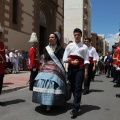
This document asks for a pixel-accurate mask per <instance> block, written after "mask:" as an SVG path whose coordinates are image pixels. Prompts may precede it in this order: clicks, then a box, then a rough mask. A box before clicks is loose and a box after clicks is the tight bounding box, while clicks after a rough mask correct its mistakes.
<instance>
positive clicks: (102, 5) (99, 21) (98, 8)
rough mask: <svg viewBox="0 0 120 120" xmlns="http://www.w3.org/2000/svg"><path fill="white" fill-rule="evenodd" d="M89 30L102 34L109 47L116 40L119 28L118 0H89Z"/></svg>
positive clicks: (119, 6)
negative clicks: (90, 6) (90, 7)
mask: <svg viewBox="0 0 120 120" xmlns="http://www.w3.org/2000/svg"><path fill="white" fill-rule="evenodd" d="M90 1H91V5H92V9H91V21H92V22H91V31H92V32H94V33H97V34H104V35H105V39H106V41H107V42H108V43H109V46H110V47H109V49H111V46H112V45H113V44H114V42H115V41H117V40H118V34H119V29H120V0H90Z"/></svg>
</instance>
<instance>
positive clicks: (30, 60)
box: [0, 28, 120, 117]
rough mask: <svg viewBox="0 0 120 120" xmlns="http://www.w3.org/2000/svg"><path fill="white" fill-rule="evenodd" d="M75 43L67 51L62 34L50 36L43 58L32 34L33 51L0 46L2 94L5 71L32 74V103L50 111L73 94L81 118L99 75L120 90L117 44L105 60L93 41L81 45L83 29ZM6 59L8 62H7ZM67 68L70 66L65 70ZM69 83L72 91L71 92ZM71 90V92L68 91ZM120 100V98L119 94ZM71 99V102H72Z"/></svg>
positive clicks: (119, 49)
mask: <svg viewBox="0 0 120 120" xmlns="http://www.w3.org/2000/svg"><path fill="white" fill-rule="evenodd" d="M73 35H74V39H75V41H74V42H73V41H71V42H69V44H68V45H67V46H66V48H63V47H62V46H61V44H60V34H59V33H58V32H54V33H51V34H50V35H49V44H48V45H47V46H46V47H45V48H44V50H43V55H41V56H42V57H40V55H39V51H38V39H37V35H36V33H34V32H33V33H32V34H31V37H30V40H29V42H30V43H31V48H30V49H29V51H28V52H25V51H20V50H15V49H11V50H10V51H9V52H8V50H7V49H4V48H5V47H4V44H3V42H0V52H1V54H0V65H1V66H2V67H1V68H2V71H1V69H0V79H1V80H0V87H1V91H2V84H3V77H4V68H5V69H9V70H12V73H15V74H16V73H18V72H19V70H21V68H22V70H28V69H29V70H30V80H29V90H30V91H33V96H32V101H33V102H35V103H38V104H40V105H45V106H46V111H50V108H51V107H52V106H54V105H64V104H65V103H66V102H67V101H68V100H69V99H70V97H68V93H70V92H71V94H73V107H72V111H71V112H70V114H71V115H72V117H77V115H78V111H79V110H80V103H81V98H82V95H87V94H89V91H90V83H91V81H94V78H95V75H100V74H103V73H104V74H106V77H107V78H110V77H112V78H113V82H115V83H116V84H115V85H114V87H120V57H119V53H120V46H119V42H118V41H116V42H115V45H113V47H112V48H113V49H112V50H110V51H109V52H108V53H107V54H106V55H105V56H103V55H102V54H101V53H97V51H96V49H95V48H94V47H93V46H92V41H91V38H89V37H87V38H85V39H84V41H83V42H82V41H81V37H82V31H81V30H80V29H79V28H75V29H74V30H73ZM4 57H5V58H4ZM64 64H68V66H67V68H65V66H64ZM67 80H68V81H69V82H68V83H69V85H70V89H67V85H68V84H67V82H66V81H67ZM68 90H69V91H68ZM116 97H120V94H117V95H116ZM68 98H69V99H68Z"/></svg>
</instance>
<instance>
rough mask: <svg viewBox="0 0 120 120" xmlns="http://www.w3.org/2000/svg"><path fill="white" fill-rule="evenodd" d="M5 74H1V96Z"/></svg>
mask: <svg viewBox="0 0 120 120" xmlns="http://www.w3.org/2000/svg"><path fill="white" fill-rule="evenodd" d="M3 78H4V74H0V94H1V93H2V87H3Z"/></svg>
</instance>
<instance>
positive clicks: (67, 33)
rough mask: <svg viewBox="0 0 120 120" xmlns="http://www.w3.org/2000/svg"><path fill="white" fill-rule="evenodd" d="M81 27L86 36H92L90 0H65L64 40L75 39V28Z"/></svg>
mask: <svg viewBox="0 0 120 120" xmlns="http://www.w3.org/2000/svg"><path fill="white" fill-rule="evenodd" d="M75 28H80V29H81V30H82V32H83V36H82V39H83V38H84V37H91V2H90V0H64V42H65V43H66V44H67V43H68V42H69V41H74V37H73V30H74V29H75Z"/></svg>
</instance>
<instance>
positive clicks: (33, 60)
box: [29, 32, 40, 91]
mask: <svg viewBox="0 0 120 120" xmlns="http://www.w3.org/2000/svg"><path fill="white" fill-rule="evenodd" d="M29 42H31V43H32V46H31V48H30V49H29V60H30V66H29V69H30V72H31V74H30V84H29V90H30V91H32V90H33V86H34V79H35V77H36V75H37V74H38V71H39V67H40V62H39V52H38V49H37V45H38V40H37V36H36V33H34V32H33V33H32V35H31V38H30V40H29Z"/></svg>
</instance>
